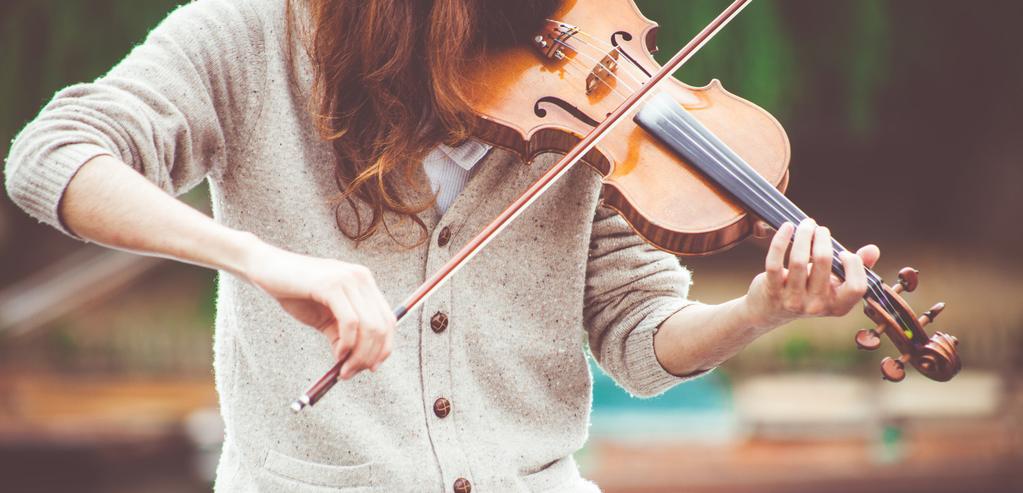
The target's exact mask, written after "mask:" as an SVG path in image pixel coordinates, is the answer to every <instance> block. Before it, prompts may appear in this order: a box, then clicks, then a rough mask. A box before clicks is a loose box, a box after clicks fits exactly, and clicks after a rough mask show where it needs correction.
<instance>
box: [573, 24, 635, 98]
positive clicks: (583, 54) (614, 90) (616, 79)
mask: <svg viewBox="0 0 1023 493" xmlns="http://www.w3.org/2000/svg"><path fill="white" fill-rule="evenodd" d="M554 42H555V43H558V44H560V45H562V46H564V47H566V48H568V49H570V50H572V51H574V52H575V53H578V54H580V55H582V56H584V57H587V58H589V59H591V60H593V58H592V57H590V56H588V55H586V54H585V53H583V52H581V51H579V50H577V49H575V48H574V47H572V45H570V44H568V43H565V42H564V41H561V40H558V39H555V40H554ZM566 59H567V60H568V62H569V63H573V62H574V63H578V64H580V65H582V66H583V73H584V74H585V73H586V64H584V63H583V62H582V61H580V60H576V59H575V58H574V57H566ZM596 64H597V65H599V66H600V67H602V68H603V69H604V70H605V73H607V74H608V75H610V76H611V78H612V79H613V80H615V81H616V82H620V83H621V84H622V85H623V86H625V88H626V89H628V90H629V92H635V89H633V88H632V86H629V85H628V84H626V83H625V81H623V80H622V79H621V78H620V77H618V76H617V75H615V73H614V72H612V71H610V70H609V69H608V68H607V67H605V66H604V64H603V63H601V62H600V61H597V62H596ZM589 75H593V76H594V77H596V78H597V80H599V81H600V82H602V83H603V84H604V85H605V86H607V88H608V89H610V90H611V91H612V92H614V93H615V94H617V95H618V96H619V97H621V98H622V100H623V101H624V100H626V99H629V97H628V96H627V95H625V94H623V93H621V92H619V91H618V90H617V89H615V86H614V85H611V84H610V83H608V82H607V81H606V80H604V78H603V77H601V76H599V75H597V73H596V72H594V71H590V72H589ZM586 77H588V76H584V77H583V79H584V80H585V79H586Z"/></svg>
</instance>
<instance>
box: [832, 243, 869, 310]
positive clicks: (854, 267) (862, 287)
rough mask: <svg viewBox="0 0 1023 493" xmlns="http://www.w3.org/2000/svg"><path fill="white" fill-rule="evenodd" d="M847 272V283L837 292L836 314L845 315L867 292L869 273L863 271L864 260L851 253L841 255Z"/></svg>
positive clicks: (839, 287) (841, 285)
mask: <svg viewBox="0 0 1023 493" xmlns="http://www.w3.org/2000/svg"><path fill="white" fill-rule="evenodd" d="M839 257H840V258H841V259H842V267H843V269H844V270H845V282H843V283H842V284H840V285H839V286H838V289H837V290H836V300H835V301H836V305H837V306H835V307H834V308H835V312H836V314H845V313H846V312H848V311H849V309H850V308H852V307H853V305H855V304H856V303H857V302H859V301H860V299H862V298H863V295H864V294H866V292H867V273H866V271H865V270H863V259H862V258H861V257H860V256H859V255H853V254H852V253H849V252H842V253H840V254H839Z"/></svg>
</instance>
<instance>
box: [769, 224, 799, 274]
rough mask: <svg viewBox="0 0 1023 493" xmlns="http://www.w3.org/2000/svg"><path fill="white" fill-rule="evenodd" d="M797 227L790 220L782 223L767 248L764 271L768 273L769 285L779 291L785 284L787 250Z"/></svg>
mask: <svg viewBox="0 0 1023 493" xmlns="http://www.w3.org/2000/svg"><path fill="white" fill-rule="evenodd" d="M795 230H796V227H795V225H793V224H792V223H790V222H786V223H785V224H782V225H781V227H779V228H778V231H777V232H776V233H775V234H774V238H772V239H771V245H770V246H769V247H768V248H767V258H766V259H765V260H764V272H766V273H767V287H768V289H770V290H772V291H777V290H780V289H781V288H782V286H783V285H784V284H785V250H787V249H788V247H789V240H791V239H792V234H793V233H794V232H795Z"/></svg>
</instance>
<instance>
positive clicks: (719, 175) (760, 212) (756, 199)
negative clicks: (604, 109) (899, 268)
mask: <svg viewBox="0 0 1023 493" xmlns="http://www.w3.org/2000/svg"><path fill="white" fill-rule="evenodd" d="M634 119H635V121H636V123H637V124H638V125H639V126H640V127H642V128H643V129H644V130H646V131H647V132H649V133H650V134H651V135H653V136H654V137H655V138H656V139H657V140H658V141H660V142H661V143H662V144H664V145H665V146H667V147H668V148H669V149H671V150H672V151H673V152H674V153H675V154H677V155H678V156H679V157H680V158H681V159H682V160H683V161H685V162H687V163H689V164H690V165H692V166H693V167H695V168H696V169H697V170H699V171H700V172H701V173H702V174H703V175H704V176H706V177H707V178H708V179H709V180H711V181H712V182H714V183H715V184H716V185H717V186H718V187H719V188H720V189H721V190H724V191H725V192H727V193H728V194H729V195H731V196H732V199H733V200H734V201H735V202H736V203H738V204H740V205H742V206H743V207H744V208H745V209H746V210H747V211H749V212H751V213H753V214H755V215H757V216H759V217H760V219H762V220H763V221H764V222H766V223H768V224H770V225H771V226H772V227H774V228H776V229H777V228H779V227H781V225H782V224H784V223H786V222H791V223H793V224H799V223H800V222H801V221H803V220H804V219H806V218H807V217H808V216H807V215H806V213H805V212H803V211H802V210H801V209H800V208H799V207H798V206H796V204H794V203H792V201H791V200H789V199H788V197H786V196H785V195H784V194H783V193H781V192H780V191H778V189H777V188H775V187H774V185H772V184H771V183H770V182H768V181H767V180H765V179H764V178H763V177H762V176H760V173H757V171H756V170H754V169H753V167H752V166H750V165H749V163H747V162H746V161H745V160H744V159H742V157H740V156H739V155H738V154H736V153H735V151H733V150H732V149H731V148H730V147H728V145H726V144H725V143H724V142H722V141H721V139H719V138H718V137H717V136H715V135H714V134H713V133H712V132H711V131H710V130H708V129H707V128H706V127H705V126H703V124H701V123H700V122H699V120H697V119H696V118H695V117H693V115H692V114H690V113H689V112H688V111H686V110H685V108H683V107H682V105H680V104H679V103H678V102H677V101H676V100H675V99H674V98H672V97H671V96H669V95H667V94H659V95H656V96H654V97H652V98H650V100H649V102H647V103H646V105H645V106H644V107H643V108H642V109H641V110H640V111H639V112H638V113H637V114H636V116H635V118H634ZM831 243H832V246H833V247H834V250H835V255H834V258H833V259H832V265H831V271H832V272H834V274H835V275H836V276H838V277H839V278H840V279H845V269H844V267H843V266H842V262H841V261H840V259H839V256H838V254H839V253H840V252H843V251H845V250H846V249H845V247H843V246H842V245H841V244H840V243H839V242H838V241H837V240H834V239H832V240H831ZM866 271H867V277H868V281H870V282H871V283H880V282H881V279H880V277H879V276H877V274H875V273H874V272H873V271H871V270H870V269H866ZM869 296H870V293H868V297H869Z"/></svg>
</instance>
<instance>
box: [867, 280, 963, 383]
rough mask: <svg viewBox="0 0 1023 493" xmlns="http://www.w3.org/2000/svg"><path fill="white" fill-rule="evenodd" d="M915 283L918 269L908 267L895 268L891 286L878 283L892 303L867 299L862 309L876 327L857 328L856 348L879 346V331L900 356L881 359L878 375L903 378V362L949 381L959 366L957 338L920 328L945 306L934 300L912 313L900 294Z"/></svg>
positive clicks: (888, 378)
mask: <svg viewBox="0 0 1023 493" xmlns="http://www.w3.org/2000/svg"><path fill="white" fill-rule="evenodd" d="M918 285H919V271H917V270H916V269H912V268H909V267H907V268H904V269H902V270H901V271H899V282H898V283H897V284H895V285H893V286H891V287H888V286H884V285H881V286H882V288H883V290H884V291H885V292H886V293H887V295H888V296H885V297H884V299H886V300H890V301H893V302H894V303H895V306H894V307H883V306H881V305H880V303H879V301H878V300H877V299H873V298H868V299H867V300H866V302H865V307H864V309H863V311H864V313H866V314H867V316H868V317H870V319H871V320H873V321H874V322H875V323H876V324H877V326H876V327H874V328H873V329H863V330H860V331H859V332H857V333H856V337H855V339H854V340H855V341H856V346H857V347H859V348H860V349H863V350H867V351H873V350H876V349H878V348H879V347H881V334H885V335H887V336H888V338H889V339H891V341H892V343H893V344H895V347H896V348H897V349H898V350H899V353H900V355H899V357H898V358H891V357H887V358H884V359H883V360H882V361H881V378H883V379H884V380H887V381H890V382H899V381H902V379H904V378H906V364H911V365H912V366H913V367H914V368H916V369H917V371H919V372H920V373H921V374H922V375H924V376H925V377H927V378H930V379H931V380H936V381H939V382H946V381H948V380H951V379H952V377H954V376H955V375H956V374H958V373H959V370H961V369H962V362H961V361H960V359H959V353H958V350H957V347H958V345H959V340H958V339H956V338H955V337H954V336H951V335H948V334H945V333H942V332H935V334H934V335H933V336H931V337H928V336H927V333H926V332H925V331H924V327H925V326H927V325H928V324H930V323H931V322H934V320H935V319H936V318H937V317H938V314H940V313H941V312H942V310H944V309H945V303H937V304H935V305H934V306H932V307H931V309H930V310H927V311H926V312H924V313H923V314H921V315H920V316H916V315H915V314H914V313H913V311H912V309H910V308H909V305H907V304H906V302H905V300H903V299H902V297H901V296H900V295H901V294H902V293H903V292H906V293H908V292H912V291H914V290H915V289H916V288H917V286H918Z"/></svg>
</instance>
